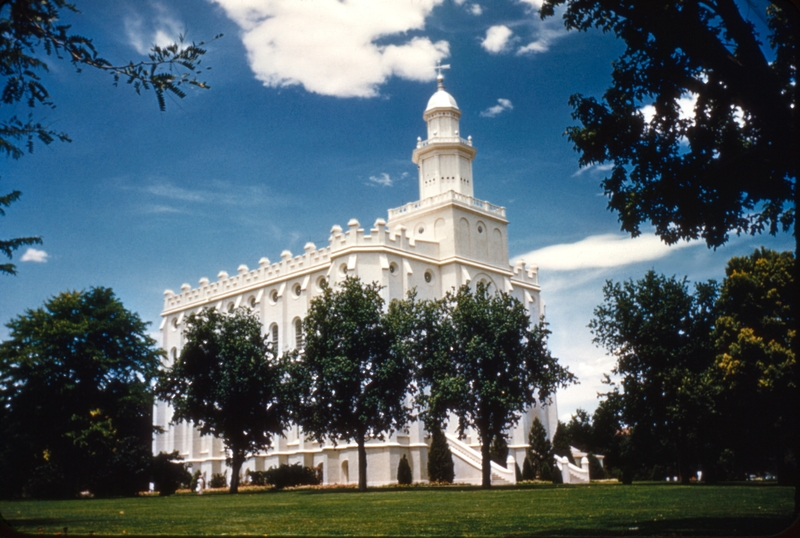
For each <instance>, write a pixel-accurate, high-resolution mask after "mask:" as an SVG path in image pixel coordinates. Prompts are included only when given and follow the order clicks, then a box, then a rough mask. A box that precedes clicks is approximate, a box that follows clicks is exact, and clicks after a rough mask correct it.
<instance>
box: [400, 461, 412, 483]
mask: <svg viewBox="0 0 800 538" xmlns="http://www.w3.org/2000/svg"><path fill="white" fill-rule="evenodd" d="M411 481H412V476H411V465H409V464H408V460H407V459H406V455H405V454H403V457H402V458H401V459H400V463H398V464H397V483H398V484H400V485H401V486H409V485H411Z"/></svg>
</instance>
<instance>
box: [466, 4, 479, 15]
mask: <svg viewBox="0 0 800 538" xmlns="http://www.w3.org/2000/svg"><path fill="white" fill-rule="evenodd" d="M467 11H469V12H470V13H471V14H473V15H475V16H476V17H478V16H480V15H483V8H482V7H481V6H480V5H478V4H470V5H469V7H467Z"/></svg>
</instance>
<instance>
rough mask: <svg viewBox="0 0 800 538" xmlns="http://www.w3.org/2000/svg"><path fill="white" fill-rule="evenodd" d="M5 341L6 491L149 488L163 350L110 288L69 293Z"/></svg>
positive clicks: (0, 359) (1, 426) (1, 388)
mask: <svg viewBox="0 0 800 538" xmlns="http://www.w3.org/2000/svg"><path fill="white" fill-rule="evenodd" d="M7 327H8V328H9V329H10V337H9V339H8V340H7V341H5V342H3V343H2V344H0V419H2V421H0V430H1V431H0V447H1V448H0V476H2V477H3V479H2V481H0V483H2V495H3V496H17V495H20V494H23V493H26V494H29V495H31V496H38V497H43V496H46V497H72V496H75V495H77V494H78V493H79V492H80V491H84V490H87V489H88V490H90V491H92V492H93V493H95V494H96V495H131V494H135V493H137V492H139V491H143V490H144V489H146V487H147V481H148V470H149V466H150V458H151V453H150V443H151V438H152V420H151V414H152V408H153V397H152V394H151V391H150V383H151V380H152V379H153V377H154V376H155V373H156V369H157V368H158V364H159V357H160V356H161V351H159V350H157V348H156V342H155V341H154V340H153V339H152V338H150V337H149V336H148V335H147V324H146V323H144V322H142V321H141V319H139V316H138V315H136V314H135V313H132V312H130V311H128V310H126V309H125V307H124V306H123V305H122V303H121V302H120V301H119V299H117V297H116V296H115V295H114V292H113V291H112V290H110V289H108V288H92V289H90V290H89V291H81V292H77V291H72V292H64V293H61V294H59V295H57V296H55V297H53V298H52V299H50V300H48V301H47V302H46V303H45V304H44V306H43V307H41V308H38V309H35V310H28V311H26V312H25V314H24V315H21V316H18V317H16V318H14V319H12V320H11V321H10V322H9V323H8V324H7Z"/></svg>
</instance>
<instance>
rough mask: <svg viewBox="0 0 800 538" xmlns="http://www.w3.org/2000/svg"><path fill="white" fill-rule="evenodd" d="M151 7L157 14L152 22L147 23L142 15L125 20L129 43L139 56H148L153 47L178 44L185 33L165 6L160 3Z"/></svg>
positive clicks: (131, 16) (138, 14)
mask: <svg viewBox="0 0 800 538" xmlns="http://www.w3.org/2000/svg"><path fill="white" fill-rule="evenodd" d="M149 5H150V7H151V8H152V9H153V11H154V12H155V13H153V14H152V17H151V18H152V21H148V22H146V21H145V19H144V18H143V17H142V15H141V13H136V14H132V15H130V16H128V17H126V18H125V20H124V25H125V35H126V36H127V37H128V42H129V43H130V45H131V46H133V48H134V49H136V52H138V53H139V54H147V53H148V52H149V51H150V49H151V48H152V47H153V45H158V46H159V47H165V46H167V45H171V44H173V43H177V42H178V40H179V38H180V36H181V35H182V34H183V33H185V32H184V30H183V25H182V24H180V23H179V22H178V21H177V20H176V19H175V18H174V17H173V16H172V15H171V14H170V13H169V11H168V10H167V8H166V7H165V6H164V5H162V4H158V3H151V4H149Z"/></svg>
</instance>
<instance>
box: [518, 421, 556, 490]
mask: <svg viewBox="0 0 800 538" xmlns="http://www.w3.org/2000/svg"><path fill="white" fill-rule="evenodd" d="M526 452H527V454H526V456H525V465H523V472H522V478H523V480H533V479H535V478H536V477H537V476H538V477H540V478H541V479H542V480H544V477H543V476H542V469H543V468H544V466H545V465H547V466H549V467H552V465H553V446H552V445H551V444H550V440H548V439H547V431H546V430H545V429H544V425H543V424H542V423H541V421H540V420H539V417H536V418H534V419H533V423H532V424H531V429H530V431H529V432H528V450H527V451H526ZM526 466H527V468H528V469H529V471H528V472H526V471H525V468H526Z"/></svg>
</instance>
